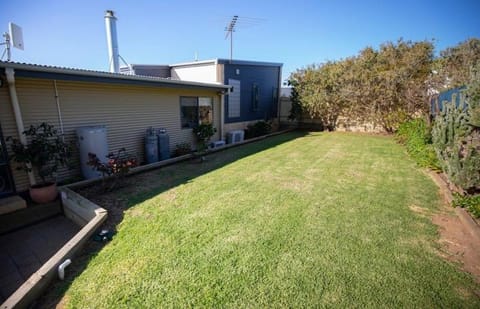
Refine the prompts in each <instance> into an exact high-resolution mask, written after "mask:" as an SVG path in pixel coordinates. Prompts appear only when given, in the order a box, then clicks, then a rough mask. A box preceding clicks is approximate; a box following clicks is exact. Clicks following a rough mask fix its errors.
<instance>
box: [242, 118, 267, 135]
mask: <svg viewBox="0 0 480 309" xmlns="http://www.w3.org/2000/svg"><path fill="white" fill-rule="evenodd" d="M270 131H272V125H271V124H270V122H268V121H264V120H261V121H258V122H256V123H254V124H250V125H248V126H247V129H246V130H245V138H246V139H249V138H254V137H259V136H262V135H267V134H268V133H270Z"/></svg>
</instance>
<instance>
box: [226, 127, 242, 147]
mask: <svg viewBox="0 0 480 309" xmlns="http://www.w3.org/2000/svg"><path fill="white" fill-rule="evenodd" d="M243 137H244V131H243V130H236V131H230V132H228V133H227V143H228V144H234V143H238V142H242V141H243Z"/></svg>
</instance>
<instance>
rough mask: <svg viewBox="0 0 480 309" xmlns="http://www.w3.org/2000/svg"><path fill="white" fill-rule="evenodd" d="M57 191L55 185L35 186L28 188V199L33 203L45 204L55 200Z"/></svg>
mask: <svg viewBox="0 0 480 309" xmlns="http://www.w3.org/2000/svg"><path fill="white" fill-rule="evenodd" d="M57 195H58V190H57V184H56V183H47V184H44V185H35V186H31V187H30V197H31V198H32V200H33V201H34V202H35V203H38V204H45V203H49V202H52V201H54V200H55V199H56V198H57Z"/></svg>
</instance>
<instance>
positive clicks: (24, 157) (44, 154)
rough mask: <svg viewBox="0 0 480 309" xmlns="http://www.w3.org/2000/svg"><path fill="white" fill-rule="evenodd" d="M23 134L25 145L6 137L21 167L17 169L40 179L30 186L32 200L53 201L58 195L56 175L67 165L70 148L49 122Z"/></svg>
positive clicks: (31, 127)
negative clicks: (59, 169) (60, 168)
mask: <svg viewBox="0 0 480 309" xmlns="http://www.w3.org/2000/svg"><path fill="white" fill-rule="evenodd" d="M23 135H25V137H26V138H27V144H26V145H24V144H22V142H21V141H20V140H19V139H16V138H12V137H11V136H9V137H7V141H8V142H10V148H11V150H12V153H13V156H12V157H11V160H13V161H15V162H17V163H19V164H20V166H18V167H17V169H18V170H22V169H23V170H25V171H26V172H33V173H34V175H36V176H38V177H39V178H40V179H41V182H40V183H37V184H35V185H32V186H31V187H30V197H31V198H32V200H33V201H34V202H37V203H41V204H42V203H48V202H51V201H53V200H55V199H56V197H57V195H58V191H57V186H56V178H55V176H56V172H57V170H58V168H59V167H61V166H67V165H68V159H69V146H68V145H67V144H66V143H65V142H64V141H63V140H62V137H61V135H59V134H58V133H57V130H56V129H55V128H54V126H53V125H50V124H48V123H46V122H43V123H42V124H40V125H38V126H33V125H32V126H30V128H29V129H28V130H25V131H23Z"/></svg>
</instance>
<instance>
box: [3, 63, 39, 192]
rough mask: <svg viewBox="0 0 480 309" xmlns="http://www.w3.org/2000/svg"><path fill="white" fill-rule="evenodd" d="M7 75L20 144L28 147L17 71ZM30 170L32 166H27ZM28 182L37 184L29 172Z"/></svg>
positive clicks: (6, 71)
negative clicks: (16, 81) (16, 85)
mask: <svg viewBox="0 0 480 309" xmlns="http://www.w3.org/2000/svg"><path fill="white" fill-rule="evenodd" d="M5 75H6V77H7V83H8V90H9V91H10V101H11V103H12V108H13V113H14V115H15V122H16V124H17V132H18V137H19V140H20V142H21V143H22V144H23V145H24V146H25V145H27V138H26V137H25V135H24V134H23V131H25V127H24V125H23V117H22V111H21V110H20V104H19V103H18V97H17V89H16V88H15V71H14V70H13V68H5ZM27 167H28V168H31V166H29V165H27ZM28 180H29V182H30V185H34V184H35V183H36V181H35V176H34V175H33V172H31V171H30V172H28Z"/></svg>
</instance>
